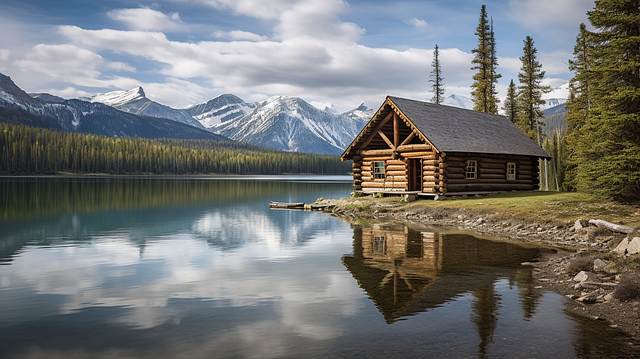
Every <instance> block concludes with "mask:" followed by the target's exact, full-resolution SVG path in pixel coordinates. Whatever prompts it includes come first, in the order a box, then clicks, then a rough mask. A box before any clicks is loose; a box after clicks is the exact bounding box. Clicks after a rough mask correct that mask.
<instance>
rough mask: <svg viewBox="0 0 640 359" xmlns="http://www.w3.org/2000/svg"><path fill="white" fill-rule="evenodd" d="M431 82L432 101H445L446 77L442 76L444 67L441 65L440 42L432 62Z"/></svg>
mask: <svg viewBox="0 0 640 359" xmlns="http://www.w3.org/2000/svg"><path fill="white" fill-rule="evenodd" d="M429 82H433V85H432V86H431V92H433V97H432V98H431V102H434V103H437V104H441V103H442V101H444V79H443V78H442V68H441V67H440V51H439V50H438V44H436V48H435V50H434V51H433V61H432V62H431V79H430V80H429Z"/></svg>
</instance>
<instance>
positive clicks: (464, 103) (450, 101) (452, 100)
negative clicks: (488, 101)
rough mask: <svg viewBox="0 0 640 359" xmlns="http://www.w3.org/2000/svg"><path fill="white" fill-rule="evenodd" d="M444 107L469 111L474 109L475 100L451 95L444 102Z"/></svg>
mask: <svg viewBox="0 0 640 359" xmlns="http://www.w3.org/2000/svg"><path fill="white" fill-rule="evenodd" d="M442 104H443V105H447V106H453V107H459V108H466V109H467V110H472V109H473V100H471V98H469V97H467V96H463V95H456V94H451V95H449V96H447V98H445V99H444V101H442Z"/></svg>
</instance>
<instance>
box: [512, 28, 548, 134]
mask: <svg viewBox="0 0 640 359" xmlns="http://www.w3.org/2000/svg"><path fill="white" fill-rule="evenodd" d="M533 44H534V41H533V39H532V38H531V37H530V36H527V38H526V39H525V40H524V47H523V48H522V49H523V52H524V53H523V55H522V57H521V58H520V61H521V62H522V67H521V68H520V72H519V73H518V80H519V82H520V86H518V104H519V106H520V118H519V121H518V124H519V126H520V128H521V129H522V130H523V131H524V133H526V134H527V135H528V136H529V137H530V138H532V139H536V141H537V142H538V145H540V144H541V143H542V142H541V140H542V139H541V134H540V126H541V125H544V124H543V123H541V122H540V119H541V118H542V117H543V116H544V115H543V113H542V110H541V109H540V105H542V104H544V103H545V100H543V99H542V95H543V94H545V93H548V92H551V87H550V86H543V85H542V83H541V82H542V79H543V78H544V74H545V72H544V71H542V65H541V64H540V63H539V62H538V60H537V57H536V53H537V52H538V50H536V48H535V47H534V46H533Z"/></svg>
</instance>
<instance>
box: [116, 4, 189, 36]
mask: <svg viewBox="0 0 640 359" xmlns="http://www.w3.org/2000/svg"><path fill="white" fill-rule="evenodd" d="M107 16H108V17H109V18H111V19H113V20H116V21H121V22H123V23H125V24H126V25H127V26H128V27H129V29H132V30H142V31H173V30H179V29H180V28H182V27H183V24H182V20H180V15H178V13H173V14H171V15H170V16H169V15H166V14H164V13H162V12H160V11H157V10H152V9H149V8H139V9H117V10H111V11H109V12H107Z"/></svg>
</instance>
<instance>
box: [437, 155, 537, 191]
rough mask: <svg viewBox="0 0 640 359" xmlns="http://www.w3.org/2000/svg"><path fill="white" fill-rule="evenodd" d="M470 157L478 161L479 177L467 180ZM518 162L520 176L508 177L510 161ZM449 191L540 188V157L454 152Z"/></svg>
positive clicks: (449, 166)
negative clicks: (538, 158) (467, 165)
mask: <svg viewBox="0 0 640 359" xmlns="http://www.w3.org/2000/svg"><path fill="white" fill-rule="evenodd" d="M467 160H476V161H478V162H477V163H478V167H477V169H478V172H477V178H476V179H466V177H465V168H466V161H467ZM511 162H513V163H515V164H516V179H515V180H507V163H511ZM446 165H447V167H446V171H445V173H446V178H447V180H446V186H447V191H449V192H474V191H511V190H533V189H537V188H538V160H537V159H536V158H533V157H527V156H511V157H507V156H486V155H485V156H483V155H473V154H450V155H449V156H448V157H447V160H446Z"/></svg>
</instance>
